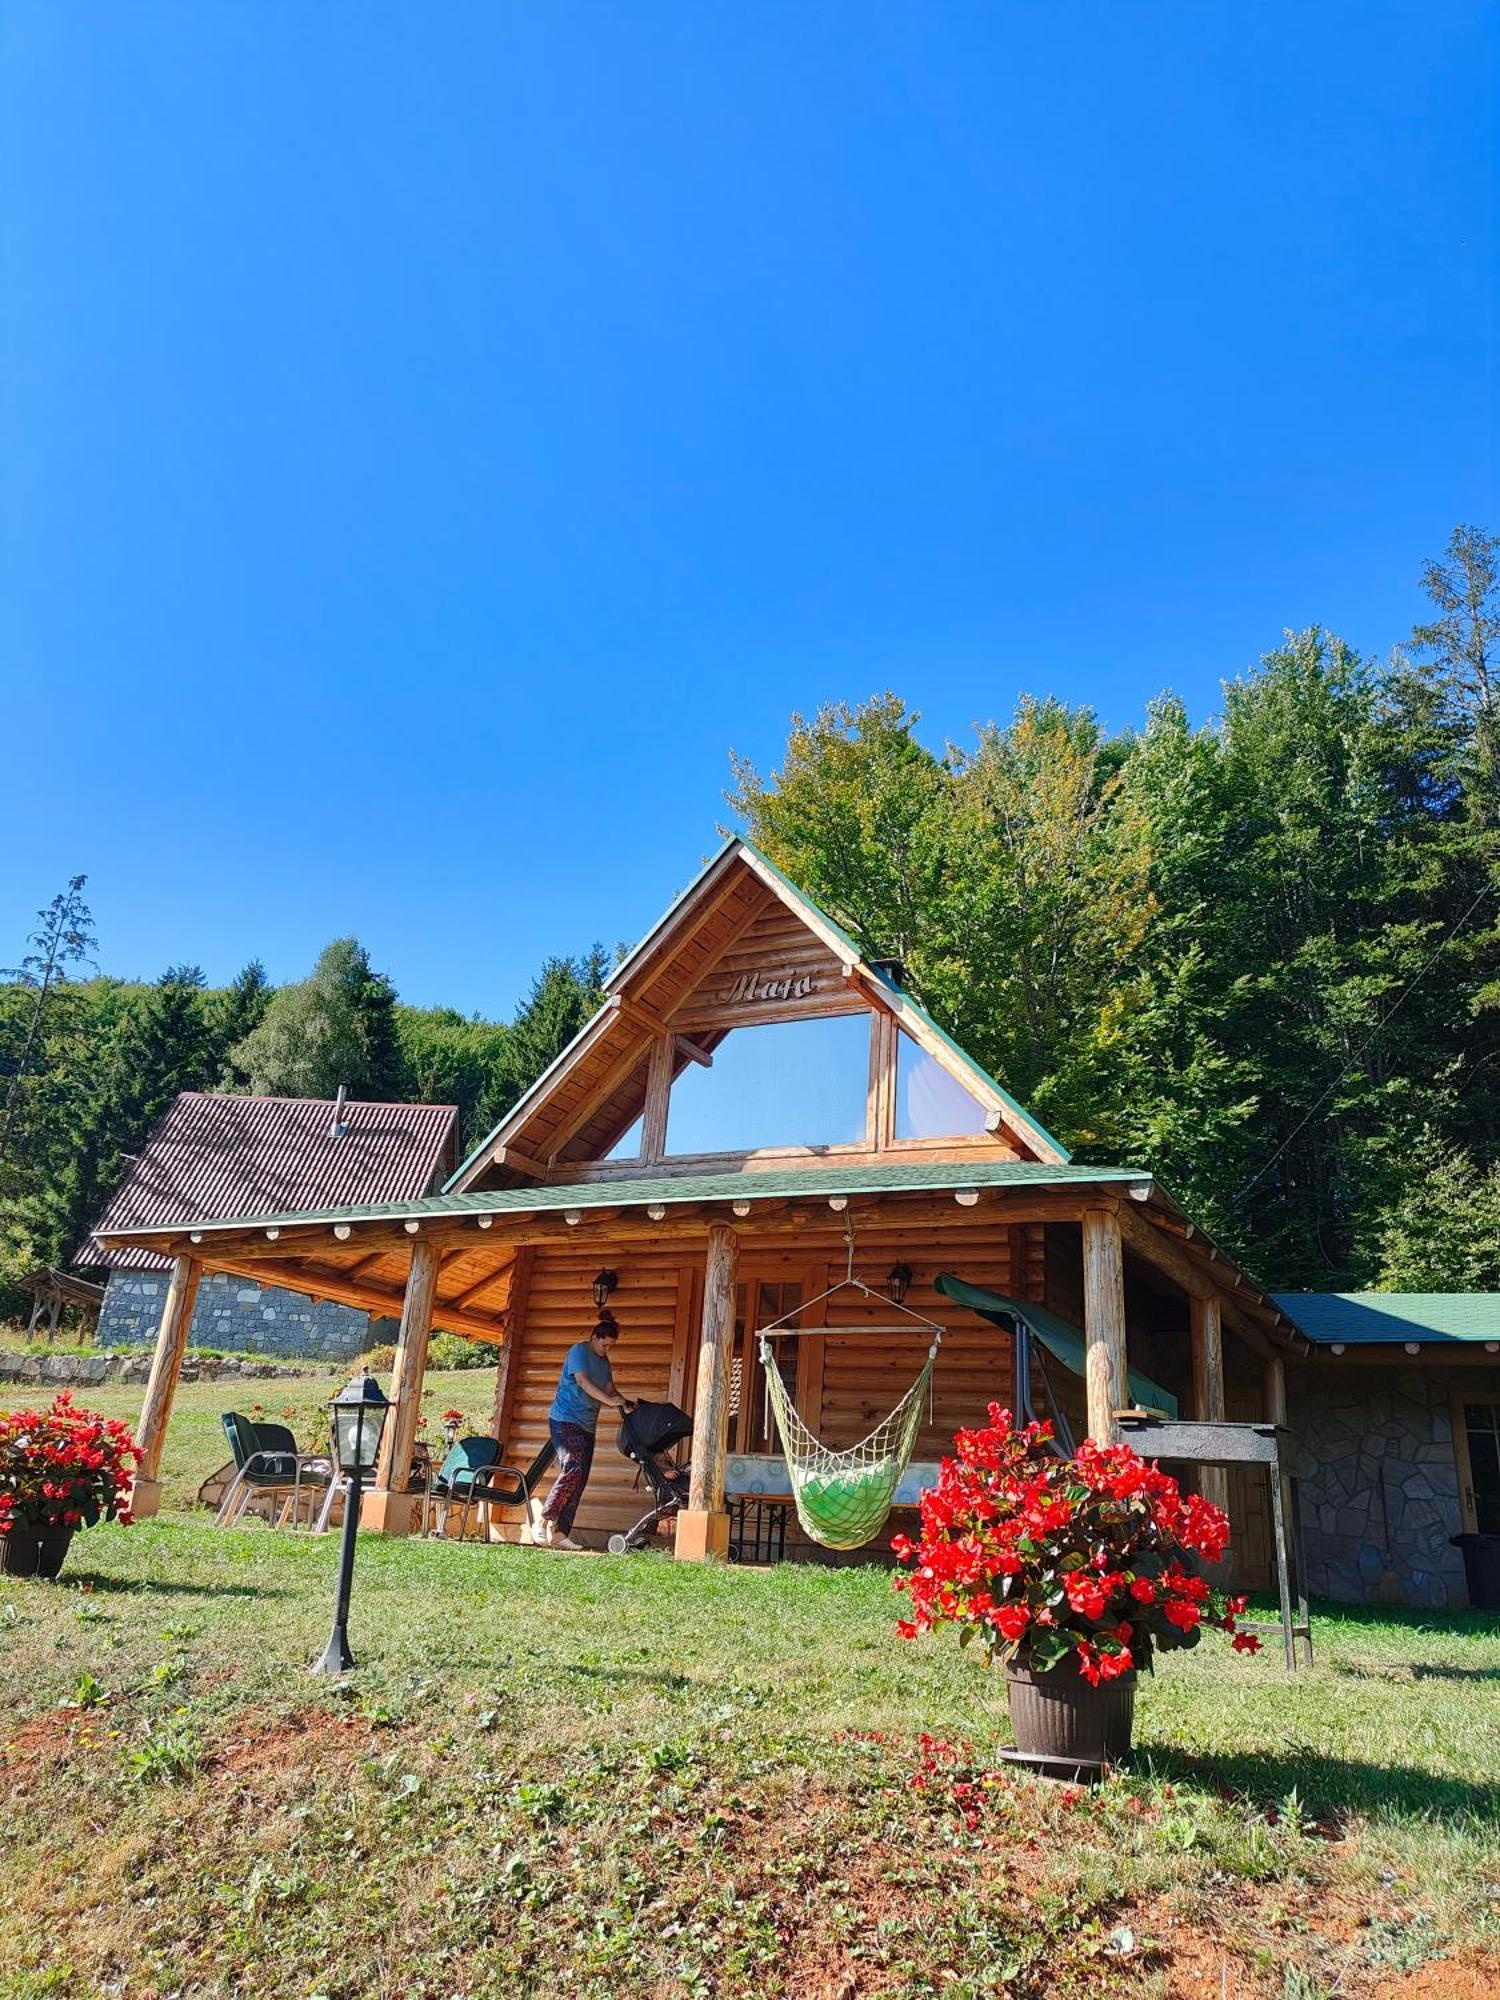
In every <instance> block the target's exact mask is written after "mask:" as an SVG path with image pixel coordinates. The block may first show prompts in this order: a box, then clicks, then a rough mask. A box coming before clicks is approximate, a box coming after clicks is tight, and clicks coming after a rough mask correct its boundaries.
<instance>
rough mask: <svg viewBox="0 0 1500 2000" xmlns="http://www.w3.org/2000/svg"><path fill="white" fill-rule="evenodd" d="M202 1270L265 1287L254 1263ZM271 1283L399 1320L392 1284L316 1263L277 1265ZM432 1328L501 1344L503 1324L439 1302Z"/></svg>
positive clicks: (397, 1291)
mask: <svg viewBox="0 0 1500 2000" xmlns="http://www.w3.org/2000/svg"><path fill="white" fill-rule="evenodd" d="M203 1268H204V1269H205V1270H212V1271H227V1272H229V1274H230V1275H231V1276H233V1277H237V1278H248V1279H249V1280H250V1281H251V1282H252V1283H253V1284H265V1283H266V1282H267V1276H266V1273H265V1272H264V1271H260V1270H257V1269H256V1267H255V1265H254V1264H242V1263H239V1262H232V1261H230V1260H228V1259H225V1260H223V1261H219V1260H217V1259H215V1260H213V1261H205V1263H204V1267H203ZM275 1282H276V1283H277V1284H278V1285H281V1286H284V1287H285V1288H286V1290H287V1291H289V1292H305V1293H306V1294H307V1295H308V1296H309V1297H311V1298H315V1299H332V1300H333V1301H334V1302H335V1304H337V1305H345V1306H359V1307H360V1308H362V1309H363V1310H364V1311H365V1312H373V1313H378V1314H379V1315H380V1316H381V1317H382V1318H386V1319H399V1318H400V1316H401V1303H402V1300H403V1298H404V1297H405V1288H404V1287H400V1288H398V1287H396V1286H394V1285H372V1284H369V1283H365V1284H350V1283H349V1281H348V1279H347V1278H345V1277H344V1276H343V1275H342V1274H341V1273H340V1272H338V1271H325V1270H321V1269H320V1268H319V1267H318V1266H317V1265H316V1264H294V1265H290V1266H289V1265H285V1264H283V1265H279V1266H278V1268H277V1270H276V1273H275ZM432 1321H433V1325H434V1326H440V1327H445V1328H447V1329H448V1330H449V1331H450V1332H453V1333H467V1334H470V1335H472V1336H473V1337H474V1338H475V1339H477V1340H492V1341H503V1340H504V1338H505V1322H504V1320H503V1319H492V1318H491V1317H490V1316H489V1315H488V1314H487V1313H474V1312H469V1311H466V1310H465V1309H464V1308H463V1307H462V1306H455V1305H448V1304H445V1303H444V1302H443V1301H441V1300H439V1301H438V1303H437V1304H436V1305H435V1306H434V1307H433V1312H432Z"/></svg>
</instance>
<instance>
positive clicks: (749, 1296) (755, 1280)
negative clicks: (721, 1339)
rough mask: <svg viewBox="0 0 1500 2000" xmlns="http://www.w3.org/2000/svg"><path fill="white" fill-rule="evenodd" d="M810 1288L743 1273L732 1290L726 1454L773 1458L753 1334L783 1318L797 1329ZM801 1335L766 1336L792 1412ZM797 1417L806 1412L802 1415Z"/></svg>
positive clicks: (779, 1277) (775, 1444) (774, 1445)
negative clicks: (731, 1361) (789, 1319)
mask: <svg viewBox="0 0 1500 2000" xmlns="http://www.w3.org/2000/svg"><path fill="white" fill-rule="evenodd" d="M811 1289H812V1288H811V1287H810V1285H809V1283H808V1280H807V1279H806V1278H805V1277H802V1276H795V1277H788V1276H787V1275H786V1273H785V1271H784V1270H782V1269H778V1270H777V1271H775V1272H774V1273H771V1272H758V1271H756V1270H755V1269H754V1267H753V1266H751V1267H750V1268H748V1269H747V1270H746V1271H745V1273H744V1276H743V1278H742V1279H741V1282H740V1283H739V1284H738V1285H737V1286H736V1287H735V1296H734V1364H733V1368H732V1371H731V1374H730V1383H729V1449H730V1450H731V1451H733V1452H771V1453H779V1452H780V1450H781V1440H780V1438H779V1437H778V1436H777V1432H776V1424H775V1419H774V1418H773V1417H772V1416H771V1415H770V1410H769V1406H768V1403H767V1399H766V1390H765V1381H764V1378H763V1375H762V1370H761V1359H760V1340H759V1329H760V1328H761V1327H763V1326H769V1325H771V1324H772V1323H773V1322H775V1321H776V1320H779V1319H783V1318H785V1317H786V1315H788V1314H795V1315H797V1317H795V1318H794V1319H793V1320H792V1322H791V1324H792V1326H794V1327H795V1326H797V1325H798V1324H799V1323H800V1310H799V1309H800V1307H801V1305H802V1301H803V1300H804V1299H805V1298H807V1297H808V1296H809V1295H810V1291H811ZM806 1344H807V1343H806V1341H805V1340H804V1339H803V1338H802V1336H801V1335H799V1334H796V1333H793V1332H790V1331H789V1332H787V1333H785V1334H781V1335H776V1334H773V1335H772V1336H771V1350H772V1357H773V1362H774V1365H775V1367H776V1369H777V1371H778V1373H779V1374H780V1376H781V1379H782V1381H783V1383H784V1384H785V1385H786V1389H787V1393H788V1395H789V1396H790V1397H791V1400H792V1402H793V1404H794V1406H796V1407H798V1408H799V1409H800V1408H801V1402H800V1396H799V1380H800V1377H801V1375H802V1374H803V1373H805V1366H804V1358H803V1355H802V1351H801V1350H802V1349H803V1347H804V1346H805V1345H806ZM803 1415H804V1416H805V1415H806V1412H805V1411H803Z"/></svg>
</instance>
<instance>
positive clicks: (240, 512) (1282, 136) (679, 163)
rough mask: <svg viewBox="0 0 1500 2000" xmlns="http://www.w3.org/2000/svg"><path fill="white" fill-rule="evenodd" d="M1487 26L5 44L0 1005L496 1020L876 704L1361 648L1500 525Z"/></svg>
mask: <svg viewBox="0 0 1500 2000" xmlns="http://www.w3.org/2000/svg"><path fill="white" fill-rule="evenodd" d="M1497 79H1500V15H1497V10H1496V7H1495V6H1494V5H1493V4H1491V5H1478V4H1472V0H1455V4H1445V5H1443V6H1441V7H1439V8H1436V9H1417V8H1414V7H1411V6H1409V5H1404V4H1402V5H1381V4H1373V5H1372V4H1362V5H1358V6H1355V5H1344V4H1333V5H1325V6H1319V7H1314V8H1309V7H1306V6H1298V7H1291V6H1285V5H1269V6H1262V7H1259V8H1255V9H1251V8H1233V9H1222V8H1221V9H1208V8H1192V7H1189V6H1187V5H1185V4H1184V5H1177V6H1172V7H1166V6H1154V7H1153V6H1139V7H1119V6H1116V5H1104V4H1095V3H1094V0H1089V4H1083V5H1080V6H1077V7H1073V8H1068V9H1058V8H1050V7H1038V6H1034V5H1020V4H1016V0H971V4H961V5H960V4H941V0H937V3H936V4H933V5H930V6H924V7H920V8H917V7H895V6H886V7H871V6H852V5H813V6H810V7H801V8H793V7H791V6H789V5H781V4H777V0H755V4H747V5H735V4H725V3H724V0H715V4H714V5H711V6H702V5H692V4H689V3H688V0H676V4H671V5H658V4H634V0H610V4H605V0H595V3H594V4H590V5H583V6H574V5H569V4H564V3H563V0H542V4H521V0H510V4H505V0H482V4H473V5H466V4H459V3H458V0H439V4H436V5H434V4H431V0H423V4H420V5H418V4H416V0H405V3H404V4H392V0H359V4H337V0H320V4H319V5H317V6H313V7H310V6H307V5H306V4H304V0H291V4H280V5H278V4H273V0H180V4H175V5H162V4H152V0H132V4H131V5H130V6H128V7H107V8H89V7H84V6H82V5H79V4H76V3H75V4H71V5H70V4H61V5H59V4H56V0H12V4H11V5H10V6H9V7H7V8H6V9H5V10H4V13H3V15H0V298H3V306H0V683H3V693H0V717H3V720H4V724H5V733H6V736H7V738H8V739H9V740H8V742H7V746H6V747H7V753H8V754H7V760H6V761H7V767H8V776H9V787H8V789H9V800H8V810H7V812H6V814H5V821H4V824H5V834H4V839H3V843H0V962H13V961H14V958H15V956H16V955H17V953H18V952H19V950H20V948H21V943H20V940H21V935H22V933H23V931H24V929H25V928H26V921H27V919H28V918H29V916H30V914H31V912H32V911H33V909H34V908H35V907H36V906H37V905H38V904H39V903H41V902H42V901H44V900H45V899H46V898H47V897H48V896H50V895H51V894H52V892H53V891H54V889H55V888H57V887H58V886H59V885H60V883H61V880H62V878H63V877H65V876H66V875H67V874H68V873H70V872H72V871H74V870H86V871H87V872H88V875H89V878H90V882H89V894H90V896H91V899H92V901H93V904H94V908H95V913H96V917H97V921H98V927H99V933H100V939H101V947H102V951H101V956H102V958H103V961H104V963H105V964H106V965H107V967H108V968H109V969H111V970H115V971H118V972H121V973H127V974H140V975H148V976H154V975H155V974H156V973H157V972H159V971H160V970H161V968H162V967H163V966H165V965H166V964H167V963H168V962H169V961H172V960H179V959H195V960H198V961H200V962H201V963H202V964H203V965H204V967H205V969H206V970H207V971H208V973H209V975H210V976H211V977H212V978H214V979H220V978H224V977H227V976H228V975H230V974H231V973H232V972H233V971H234V970H235V969H236V967H237V966H238V965H239V964H241V963H242V962H243V961H244V960H245V959H246V958H247V957H249V956H251V955H259V956H261V957H262V958H264V960H265V962H266V964H267V967H268V969H269V971H270V972H271V974H272V976H273V977H275V978H286V977H293V976H296V975H298V974H300V973H301V972H303V971H304V970H305V969H306V967H307V965H308V963H309V962H310V961H311V959H312V957H313V955H314V954H315V952H316V951H317V949H318V948H319V947H320V946H321V945H322V944H323V943H324V942H325V941H326V940H327V939H328V938H329V937H331V936H333V935H335V934H338V933H340V932H344V931H349V930H353V931H355V932H357V933H358V935H359V936H360V937H361V938H362V939H364V941H365V942H366V943H367V944H368V946H369V948H370V950H371V953H372V956H373V958H374V960H375V962H376V963H377V965H379V966H381V967H382V968H383V969H385V970H387V971H389V972H390V973H391V975H392V976H393V977H394V978H395V980H396V982H397V984H398V986H399V988H400V990H401V992H402V994H403V996H404V997H406V998H409V999H411V1000H414V1001H420V1002H429V1001H446V1002H449V1003H451V1004H454V1005H457V1006H460V1007H463V1008H466V1009H480V1010H483V1011H485V1012H492V1013H493V1012H500V1011H503V1010H507V1009H508V1008H509V1007H510V1006H511V1005H512V1004H513V1003H514V1001H515V999H516V997H517V995H518V993H519V992H520V991H521V990H522V989H523V988H524V986H525V984H526V982H527V980H528V978H529V976H530V974H531V972H532V971H533V970H534V968H535V967H536V965H537V963H538V962H539V961H540V959H541V958H542V957H543V956H544V955H545V954H546V953H547V952H549V951H555V950H570V949H575V948H579V947H581V946H583V945H584V944H586V943H587V942H588V941H590V940H591V939H593V938H596V937H598V938H602V939H604V940H605V941H607V942H613V941H614V940H615V939H617V938H633V937H634V936H635V935H636V934H638V933H639V932H640V931H641V930H642V929H644V928H645V926H646V925H647V924H648V923H649V922H650V921H651V919H652V918H654V917H655V916H656V915H657V914H658V912H659V911H660V909H661V908H662V907H663V906H664V905H665V904H666V902H667V901H668V900H669V899H670V896H671V894H672V893H673V892H674V891H675V890H676V888H677V887H679V886H680V884H681V883H682V881H683V880H684V879H685V878H686V877H687V876H688V875H689V874H690V873H691V872H692V870H693V868H694V867H695V866H696V864H697V862H698V861H699V859H700V858H701V857H702V856H703V855H704V854H705V853H706V852H707V851H709V850H710V849H711V847H712V846H713V845H714V844H715V835H714V826H715V822H716V820H718V819H721V818H722V817H723V815H724V807H723V804H722V798H721V793H722V790H723V787H724V784H725V781H726V777H727V762H726V752H727V750H728V748H729V746H731V745H733V746H734V747H735V748H736V749H738V750H740V751H742V752H745V753H748V754H749V755H751V756H753V757H754V758H756V759H757V760H758V761H760V762H762V763H764V764H768V763H771V762H773V761H774V760H775V758H776V755H777V752H778V750H779V747H780V746H781V744H782V743H783V742H784V740H785V733H786V724H787V719H788V716H789V714H790V712H791V711H792V710H793V709H794V708H801V709H804V710H806V709H812V708H814V707H816V706H817V704H819V703H820V702H822V701H825V700H829V699H835V698H838V697H848V698H851V699H854V698H859V697H862V696H864V695H866V694H868V693H870V692H872V691H874V690H876V689H880V688H884V687H887V686H892V687H895V688H897V689H899V690H900V691H901V692H902V693H903V694H904V695H905V696H906V698H907V699H908V700H909V701H911V702H913V703H914V704H916V705H917V706H919V707H920V708H921V709H922V711H923V713H924V716H925V722H924V729H925V730H926V732H927V734H928V736H929V739H930V740H931V741H933V742H934V743H935V744H936V743H940V742H941V741H942V740H943V739H944V738H945V737H950V736H951V737H963V736H965V735H966V734H967V732H968V730H969V728H970V725H971V724H972V723H973V722H974V721H975V720H982V719H985V718H988V717H992V716H1003V715H1005V714H1006V713H1008V712H1009V710H1010V709H1011V707H1012V706H1013V704H1014V701H1015V698H1016V696H1017V694H1018V693H1020V692H1021V691H1023V690H1031V691H1035V692H1038V693H1056V694H1058V695H1061V696H1063V697H1065V698H1067V699H1069V700H1072V701H1087V702H1092V703H1094V704H1095V705H1096V706H1097V707H1098V709H1099V710H1100V712H1101V713H1102V714H1103V715H1104V717H1105V718H1106V719H1107V720H1108V721H1109V722H1111V723H1113V724H1123V723H1126V722H1129V721H1132V720H1134V719H1136V718H1138V717H1139V715H1140V713H1141V710H1142V707H1143V705H1144V703H1145V702H1146V700H1147V699H1148V698H1149V697H1150V696H1151V695H1152V694H1154V693H1155V692H1157V691H1158V690H1159V689H1161V688H1163V687H1167V686H1170V687H1173V688H1175V689H1177V690H1178V692H1180V693H1181V694H1182V695H1183V696H1184V697H1185V698H1186V699H1187V700H1188V702H1189V703H1190V705H1191V707H1192V708H1193V710H1194V712H1195V713H1196V714H1199V715H1207V714H1209V713H1211V712H1212V711H1213V709H1214V707H1215V705H1216V701H1217V690H1218V684H1219V682H1220V680H1221V678H1222V677H1224V676H1226V675H1231V674H1233V673H1235V672H1237V671H1238V670H1239V669H1241V668H1242V667H1243V666H1244V665H1245V664H1246V663H1247V662H1249V661H1250V660H1252V659H1253V658H1254V657H1255V656H1256V655H1257V654H1258V653H1260V652H1262V651H1263V650H1265V649H1266V648H1267V647H1269V646H1271V645H1273V644H1274V643H1275V641H1276V639H1277V636H1278V634H1279V633H1280V631H1281V629H1282V627H1283V626H1286V625H1297V624H1304V623H1307V622H1310V621H1312V620H1315V619H1318V620H1322V621H1323V622H1325V623H1327V624H1329V625H1331V626H1333V627H1334V628H1335V629H1337V630H1340V631H1342V632H1343V633H1344V635H1345V636H1346V637H1347V638H1349V639H1350V640H1351V641H1352V642H1354V643H1355V644H1357V645H1360V646H1362V647H1365V648H1367V649H1370V650H1384V649H1385V648H1386V647H1387V646H1388V645H1389V644H1390V643H1391V642H1392V641H1393V640H1395V639H1398V638H1400V637H1401V636H1402V635H1403V634H1404V633H1405V631H1406V630H1407V628H1408V627H1409V626H1410V624H1411V621H1412V619H1413V617H1414V616H1416V615H1417V614H1418V612H1419V611H1420V609H1421V600H1420V598H1419V595H1418V593H1417V590H1416V575H1417V570H1418V567H1419V564H1420V561H1421V559H1422V558H1423V557H1424V556H1425V555H1428V554H1430V553H1434V552H1436V551H1437V550H1438V549H1440V548H1441V546H1442V544H1443V542H1444V540H1445V539H1446V536H1447V534H1448V531H1449V529H1450V528H1451V527H1452V525H1453V524H1454V523H1455V522H1457V521H1460V520H1470V519H1472V520H1478V521H1481V522H1484V523H1487V524H1488V525H1490V526H1492V527H1496V526H1500V505H1497V499H1496V437H1497V425H1496V416H1497V411H1496V395H1495V374H1496V325H1495V300H1496V297H1497V284H1500V258H1497V221H1496V196H1497V173H1496V166H1497V147H1496V130H1497V88H1500V86H1497Z"/></svg>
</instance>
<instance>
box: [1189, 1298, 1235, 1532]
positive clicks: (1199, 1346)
mask: <svg viewBox="0 0 1500 2000" xmlns="http://www.w3.org/2000/svg"><path fill="white" fill-rule="evenodd" d="M1188 1315H1189V1317H1188V1326H1189V1330H1190V1339H1191V1342H1192V1349H1193V1415H1194V1416H1195V1417H1197V1418H1198V1420H1199V1421H1200V1423H1205V1424H1222V1423H1223V1421H1224V1314H1223V1310H1222V1308H1221V1307H1220V1304H1219V1301H1218V1299H1217V1297H1212V1298H1189V1300H1188ZM1198 1491H1199V1492H1200V1493H1201V1494H1202V1495H1203V1497H1204V1499H1205V1500H1211V1501H1212V1502H1213V1504H1214V1505H1215V1506H1216V1507H1223V1508H1224V1509H1225V1510H1226V1511H1227V1510H1228V1507H1229V1474H1228V1472H1227V1471H1226V1470H1225V1468H1224V1467H1223V1466H1222V1465H1202V1466H1200V1467H1199V1468H1198Z"/></svg>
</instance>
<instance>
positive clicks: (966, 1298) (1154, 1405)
mask: <svg viewBox="0 0 1500 2000" xmlns="http://www.w3.org/2000/svg"><path fill="white" fill-rule="evenodd" d="M933 1282H934V1283H935V1285H936V1286H937V1289H938V1290H939V1291H940V1292H941V1293H942V1295H943V1297H944V1298H945V1299H952V1301H953V1303H954V1304H955V1305H959V1306H967V1307H968V1308H969V1310H970V1312H976V1313H978V1314H979V1317H980V1318H981V1319H987V1320H988V1321H989V1322H990V1324H991V1325H992V1326H1000V1327H1004V1328H1005V1329H1006V1331H1007V1332H1008V1331H1009V1330H1010V1328H1011V1326H1012V1325H1013V1324H1014V1322H1015V1321H1016V1320H1020V1322H1021V1323H1022V1325H1023V1326H1026V1327H1028V1328H1030V1330H1031V1332H1032V1333H1033V1334H1034V1335H1035V1337H1036V1338H1037V1339H1038V1340H1039V1341H1040V1342H1041V1343H1042V1345H1043V1347H1045V1348H1046V1350H1047V1352H1048V1353H1049V1354H1051V1355H1053V1356H1055V1357H1056V1359H1057V1360H1059V1361H1060V1362H1061V1363H1062V1365H1063V1367H1064V1368H1068V1369H1071V1370H1072V1372H1073V1374H1075V1375H1079V1376H1081V1375H1083V1374H1085V1372H1086V1362H1085V1354H1086V1349H1085V1347H1084V1340H1083V1335H1082V1334H1081V1333H1080V1332H1079V1331H1078V1329H1077V1328H1076V1327H1074V1326H1070V1325H1069V1324H1068V1322H1067V1321H1066V1320H1065V1319H1060V1318H1059V1317H1058V1315H1057V1314H1056V1313H1055V1312H1049V1311H1048V1309H1047V1307H1046V1306H1039V1305H1035V1304H1033V1303H1032V1301H1031V1300H1030V1299H1007V1298H1004V1297H1002V1295H1001V1294H1000V1293H999V1292H987V1291H985V1290H984V1289H983V1288H982V1287H981V1286H979V1285H966V1284H965V1283H964V1281H963V1279H962V1278H955V1277H954V1275H953V1273H952V1272H951V1271H944V1272H942V1273H941V1274H940V1276H938V1277H937V1278H936V1279H934V1281H933ZM1127 1375H1128V1378H1129V1383H1130V1395H1131V1400H1132V1401H1133V1402H1134V1403H1135V1405H1136V1407H1137V1408H1138V1409H1142V1410H1151V1411H1153V1412H1154V1413H1155V1414H1156V1415H1157V1416H1161V1417H1175V1416H1176V1415H1177V1398H1176V1397H1175V1396H1174V1395H1172V1394H1171V1392H1170V1391H1169V1390H1166V1389H1163V1388H1162V1386H1161V1384H1160V1383H1159V1382H1153V1381H1152V1380H1151V1377H1150V1376H1149V1375H1142V1374H1141V1373H1140V1371H1139V1370H1138V1369H1135V1368H1130V1369H1128V1370H1127Z"/></svg>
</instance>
